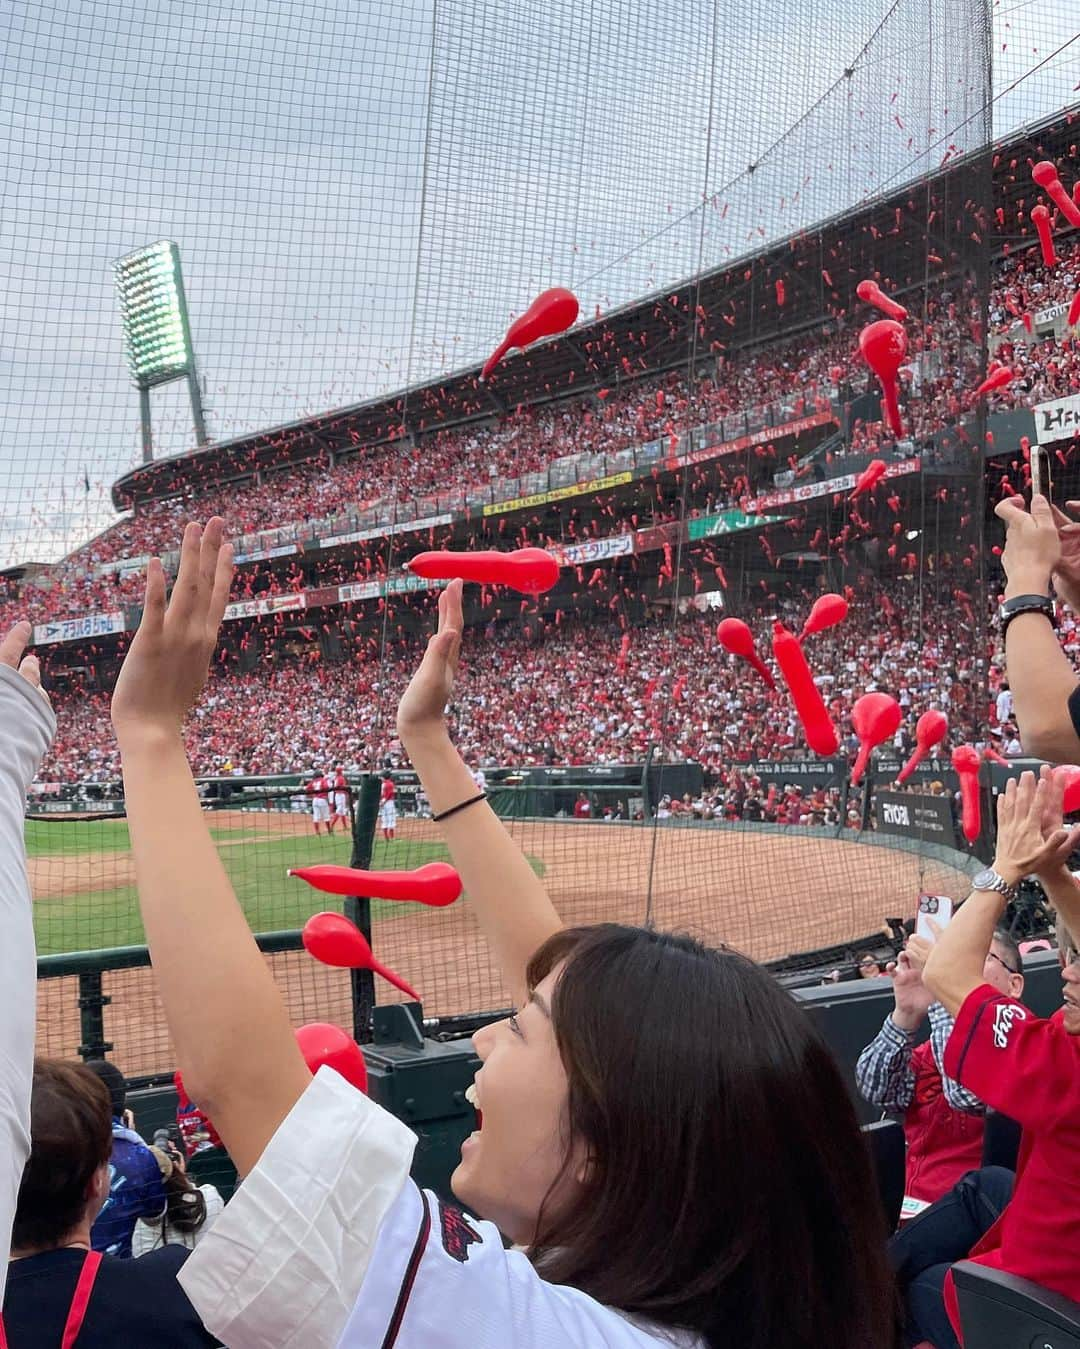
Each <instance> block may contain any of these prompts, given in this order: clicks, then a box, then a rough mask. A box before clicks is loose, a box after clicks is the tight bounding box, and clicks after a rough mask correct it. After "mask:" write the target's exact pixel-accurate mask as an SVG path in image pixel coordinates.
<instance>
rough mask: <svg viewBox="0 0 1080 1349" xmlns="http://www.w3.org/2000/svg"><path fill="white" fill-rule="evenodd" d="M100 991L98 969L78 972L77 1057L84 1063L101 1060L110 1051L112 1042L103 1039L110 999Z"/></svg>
mask: <svg viewBox="0 0 1080 1349" xmlns="http://www.w3.org/2000/svg"><path fill="white" fill-rule="evenodd" d="M101 989H102V985H101V970H100V969H97V970H81V971H80V972H79V1029H80V1033H81V1035H82V1044H81V1045H80V1046H79V1057H80V1058H81V1059H82V1060H83V1062H84V1063H85V1062H86V1060H87V1059H103V1058H104V1057H105V1055H106V1054H108V1053H109V1051H110V1050H111V1049H112V1041H110V1040H106V1039H105V1015H104V1009H105V1008H106V1007H108V1005H109V1003H111V1002H112V998H110V997H109V996H108V995H107V994H106V993H103V992H102V991H101Z"/></svg>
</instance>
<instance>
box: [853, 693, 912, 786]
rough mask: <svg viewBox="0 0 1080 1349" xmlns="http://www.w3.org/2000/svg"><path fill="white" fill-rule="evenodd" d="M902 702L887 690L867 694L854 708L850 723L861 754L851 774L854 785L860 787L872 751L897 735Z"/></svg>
mask: <svg viewBox="0 0 1080 1349" xmlns="http://www.w3.org/2000/svg"><path fill="white" fill-rule="evenodd" d="M900 715H901V713H900V704H899V703H898V702H897V701H896V699H895V698H890V697H889V695H888V694H887V693H864V694H863V696H862V697H861V698H859V699H858V700H857V702H856V703H855V705H854V707H852V709H851V724H852V725H853V726H854V727H855V734H856V735H857V736H858V737H859V754H858V757H857V758H856V760H855V770H854V772H853V773H852V774H851V785H852V786H853V787H855V786H857V785H858V783H859V782H860V781H861V779H862V775H863V771H864V769H865V768H866V764H867V761H868V760H869V758H870V755H871V753H872V752H873V751H874V749H876V747H877V746H878V745H880V744H881V742H882V741H883V740H888V738H889V736H890V735H895V734H896V730H897V727H898V726H899V725H900Z"/></svg>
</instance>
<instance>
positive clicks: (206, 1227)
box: [131, 1185, 225, 1258]
mask: <svg viewBox="0 0 1080 1349" xmlns="http://www.w3.org/2000/svg"><path fill="white" fill-rule="evenodd" d="M198 1188H199V1189H200V1190H201V1191H202V1197H203V1200H204V1202H205V1204H206V1221H205V1222H204V1223H203V1225H202V1226H201V1227H200V1228H198V1229H197V1230H196V1231H194V1232H181V1231H180V1230H179V1229H178V1228H175V1227H171V1226H170V1225H169V1224H167V1223H166V1226H165V1238H164V1240H162V1236H161V1221H162V1220H161V1218H140V1219H139V1221H138V1222H137V1223H136V1224H135V1231H134V1232H132V1234H131V1254H132V1255H133V1256H135V1257H136V1258H138V1257H139V1256H140V1255H148V1254H149V1253H150V1251H157V1250H160V1249H161V1247H162V1246H165V1245H168V1246H186V1247H187V1248H188V1250H189V1251H193V1250H194V1249H195V1247H196V1246H197V1245H198V1244H199V1242H200V1241H202V1239H203V1238H204V1237H205V1236H206V1235H207V1233H208V1232H209V1231H210V1229H211V1227H213V1225H214V1223H216V1222H217V1220H218V1218H220V1217H221V1215H222V1213H223V1212H224V1211H225V1200H224V1199H222V1197H221V1193H220V1191H219V1190H218V1188H217V1186H216V1185H200V1186H199V1187H198Z"/></svg>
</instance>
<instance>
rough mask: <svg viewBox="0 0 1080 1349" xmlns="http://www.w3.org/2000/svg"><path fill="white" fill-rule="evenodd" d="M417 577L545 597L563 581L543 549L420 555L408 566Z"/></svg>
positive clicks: (552, 561)
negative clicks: (498, 587) (455, 581)
mask: <svg viewBox="0 0 1080 1349" xmlns="http://www.w3.org/2000/svg"><path fill="white" fill-rule="evenodd" d="M405 565H406V566H407V567H408V569H409V570H410V571H411V572H413V573H414V574H415V575H416V576H423V577H426V578H427V579H428V580H429V581H453V580H456V579H457V578H458V577H460V578H461V579H462V580H463V581H479V582H480V583H481V584H482V585H504V586H510V587H511V588H512V589H513V590H520V591H521V592H522V593H523V594H525V595H542V594H543V593H544V591H545V590H550V589H551V587H552V586H553V585H554V584H555V582H556V581H557V580H558V579H559V564H558V562H556V561H555V559H554V558H553V557H552V556H551V554H550V553H549V552H547V551H546V550H545V549H543V548H518V549H516V550H515V551H514V552H512V553H501V552H499V551H498V550H496V549H490V548H489V549H484V550H482V551H480V552H475V553H451V552H449V551H447V550H446V549H441V550H439V551H436V552H433V553H417V555H416V557H414V558H411V559H410V560H409V561H408V562H407V563H406V564H405Z"/></svg>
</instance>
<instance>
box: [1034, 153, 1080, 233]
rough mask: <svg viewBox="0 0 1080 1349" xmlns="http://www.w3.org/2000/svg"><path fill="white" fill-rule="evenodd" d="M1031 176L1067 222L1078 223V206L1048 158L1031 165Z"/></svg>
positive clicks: (1079, 223)
mask: <svg viewBox="0 0 1080 1349" xmlns="http://www.w3.org/2000/svg"><path fill="white" fill-rule="evenodd" d="M1031 176H1032V178H1034V179H1035V181H1036V182H1037V183H1038V184H1039V186H1040V187H1041V188H1044V189H1045V191H1046V194H1047V196H1049V197H1050V198H1051V200H1052V201H1053V203H1054V205H1055V206H1056V207H1057V208H1058V210H1059V211H1060V212H1061V214H1062V215H1063V216H1064V217H1065V219H1066V220H1067V221H1068V222H1069V224H1070V225H1080V208H1078V207H1077V205H1076V203H1075V202H1074V201H1073V199H1072V197H1070V196H1069V194H1068V192H1066V190H1065V188H1064V187H1063V186H1062V183H1061V179H1060V178H1059V177H1058V171H1057V166H1056V165H1054V164H1052V163H1051V162H1050V160H1049V159H1040V160H1039V162H1038V163H1037V164H1034V165H1032V169H1031Z"/></svg>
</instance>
